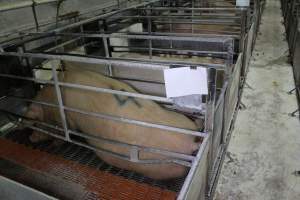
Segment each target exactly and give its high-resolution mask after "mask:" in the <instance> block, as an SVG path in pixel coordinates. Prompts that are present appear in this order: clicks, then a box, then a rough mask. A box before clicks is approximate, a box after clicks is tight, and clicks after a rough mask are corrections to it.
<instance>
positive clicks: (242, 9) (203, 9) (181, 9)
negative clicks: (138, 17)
mask: <svg viewBox="0 0 300 200" xmlns="http://www.w3.org/2000/svg"><path fill="white" fill-rule="evenodd" d="M136 9H137V10H153V11H155V10H163V11H168V10H171V11H178V10H180V11H244V10H247V8H244V7H232V8H226V7H202V8H192V7H180V6H179V7H155V6H151V7H142V8H136Z"/></svg>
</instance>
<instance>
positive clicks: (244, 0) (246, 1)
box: [236, 0, 250, 7]
mask: <svg viewBox="0 0 300 200" xmlns="http://www.w3.org/2000/svg"><path fill="white" fill-rule="evenodd" d="M236 6H238V7H244V6H250V0H236Z"/></svg>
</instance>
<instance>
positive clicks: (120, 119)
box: [13, 97, 207, 137]
mask: <svg viewBox="0 0 300 200" xmlns="http://www.w3.org/2000/svg"><path fill="white" fill-rule="evenodd" d="M13 98H16V99H19V100H22V101H26V102H31V103H36V104H41V105H45V106H51V107H56V108H59V105H56V104H53V103H47V102H41V101H36V100H29V99H25V98H20V97H13ZM63 109H64V110H67V111H71V112H76V113H80V114H84V115H88V116H92V117H96V118H101V119H106V120H112V121H118V122H122V123H128V124H134V125H138V126H144V127H149V128H157V129H161V130H165V131H170V132H177V133H182V134H186V135H194V136H199V137H204V136H206V135H207V133H206V132H200V131H193V130H189V129H183V128H177V127H172V126H167V125H161V124H154V123H149V122H144V121H138V120H133V119H128V118H124V117H118V116H112V115H109V114H104V113H95V112H89V111H83V110H80V109H76V108H71V107H67V106H63Z"/></svg>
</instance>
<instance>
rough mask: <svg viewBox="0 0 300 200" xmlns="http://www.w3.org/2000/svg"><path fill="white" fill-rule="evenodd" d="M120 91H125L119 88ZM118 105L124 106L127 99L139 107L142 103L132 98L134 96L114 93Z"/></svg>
mask: <svg viewBox="0 0 300 200" xmlns="http://www.w3.org/2000/svg"><path fill="white" fill-rule="evenodd" d="M120 91H126V90H123V89H121V90H120ZM114 97H115V98H116V100H117V102H118V104H119V106H124V105H125V104H126V103H127V102H128V101H132V102H133V103H134V104H135V105H136V106H137V107H139V108H141V107H142V105H141V104H140V103H139V102H138V101H137V100H136V99H135V98H134V97H121V96H119V95H116V94H114Z"/></svg>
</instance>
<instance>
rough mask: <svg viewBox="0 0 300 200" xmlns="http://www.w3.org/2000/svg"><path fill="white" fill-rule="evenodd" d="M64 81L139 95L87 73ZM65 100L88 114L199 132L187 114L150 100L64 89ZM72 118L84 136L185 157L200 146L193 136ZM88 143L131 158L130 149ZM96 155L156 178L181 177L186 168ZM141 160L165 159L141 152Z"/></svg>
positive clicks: (70, 74) (70, 75) (71, 75)
mask: <svg viewBox="0 0 300 200" xmlns="http://www.w3.org/2000/svg"><path fill="white" fill-rule="evenodd" d="M64 80H65V81H66V82H71V83H72V82H73V83H79V84H83V85H90V86H96V87H102V88H109V89H114V90H123V91H128V92H136V91H135V90H134V89H132V88H131V87H130V86H128V85H127V84H124V83H122V82H120V81H116V80H114V79H111V78H108V77H105V76H102V75H100V74H96V73H91V72H88V71H85V72H81V73H77V72H76V70H74V71H72V72H67V73H66V74H65V75H64ZM64 97H65V103H66V105H68V106H70V107H74V108H78V109H82V110H85V111H91V112H99V113H105V114H109V115H113V116H119V117H125V118H129V119H135V120H140V121H145V122H150V123H159V124H164V125H169V126H174V127H179V128H187V129H191V130H196V129H197V128H196V125H195V124H194V122H193V121H191V120H190V119H188V118H187V117H185V116H184V115H181V114H178V113H175V112H172V111H168V110H165V109H163V108H162V107H160V106H159V105H158V104H157V103H155V102H153V101H149V100H141V99H133V98H129V97H124V96H117V95H111V94H106V93H95V92H90V91H86V90H78V89H67V90H64ZM69 97H72V98H69ZM78 102H80V103H78ZM69 115H70V118H71V120H72V121H74V122H76V126H77V127H76V128H78V129H80V130H81V131H83V132H85V133H88V134H91V135H94V136H101V137H103V138H106V139H112V140H116V141H120V142H124V143H129V144H134V145H140V146H146V147H156V148H160V149H165V150H169V151H174V152H178V153H184V154H192V153H193V152H194V151H195V150H197V148H198V147H199V144H198V143H196V141H195V137H194V136H189V135H183V134H179V133H175V132H168V131H164V130H161V129H156V128H147V127H142V126H137V125H132V124H129V123H122V122H116V121H111V120H104V119H99V118H95V117H89V116H86V115H85V116H84V115H82V114H75V113H70V114H69ZM88 143H90V144H92V145H93V146H97V147H99V148H102V149H107V150H110V151H113V152H115V153H118V154H122V155H129V149H128V148H125V147H119V146H116V145H112V144H108V143H104V142H99V141H97V142H95V141H91V140H89V141H88ZM97 154H98V155H99V157H101V158H102V159H103V160H104V161H106V162H108V163H109V164H112V165H114V166H117V167H120V168H123V169H128V170H133V171H136V172H139V173H142V174H144V175H146V176H148V177H151V178H156V179H166V178H173V177H178V176H182V175H184V173H185V171H186V168H185V167H183V166H180V165H175V164H137V163H132V162H128V161H124V160H120V159H118V158H115V157H111V156H107V155H106V154H101V153H97ZM140 157H141V158H142V159H164V157H162V156H159V155H157V154H151V153H144V152H142V153H140Z"/></svg>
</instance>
